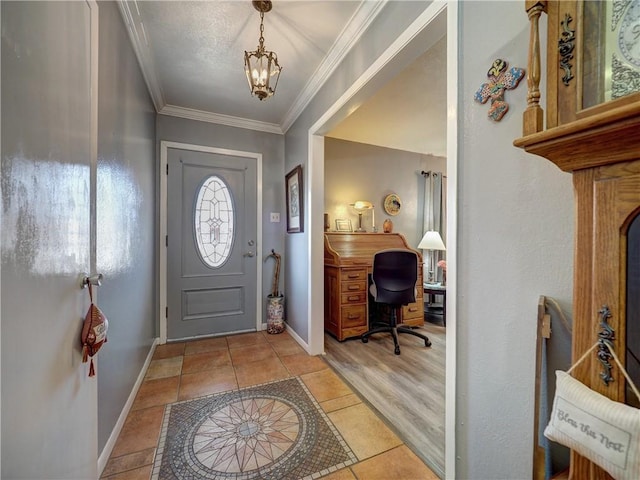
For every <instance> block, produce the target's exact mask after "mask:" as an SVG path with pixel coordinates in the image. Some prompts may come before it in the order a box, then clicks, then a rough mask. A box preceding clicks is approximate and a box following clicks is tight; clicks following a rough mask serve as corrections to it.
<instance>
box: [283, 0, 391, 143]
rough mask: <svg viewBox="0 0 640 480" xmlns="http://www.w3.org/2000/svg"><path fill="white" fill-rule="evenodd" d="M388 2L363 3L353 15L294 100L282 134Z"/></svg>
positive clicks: (285, 119) (385, 0)
mask: <svg viewBox="0 0 640 480" xmlns="http://www.w3.org/2000/svg"><path fill="white" fill-rule="evenodd" d="M387 1H388V0H381V1H379V2H361V3H360V5H359V6H358V9H357V10H356V12H355V13H354V14H353V16H352V17H351V19H350V20H349V22H348V23H347V25H346V26H345V27H344V29H343V30H342V32H340V35H339V36H338V38H337V39H336V41H335V42H334V43H333V45H332V46H331V49H330V50H329V53H328V54H327V56H326V57H325V58H324V59H323V61H322V62H321V63H320V65H318V68H316V70H315V72H313V74H311V76H310V77H309V81H308V82H307V84H306V85H305V86H304V88H303V89H302V92H300V95H298V97H297V98H296V99H295V101H294V102H293V104H292V105H291V108H289V111H288V112H287V113H286V114H285V116H284V119H283V120H282V125H281V127H282V131H283V132H286V131H287V130H289V127H291V125H293V122H295V121H296V119H297V118H298V117H299V116H300V114H301V113H302V112H303V111H304V109H305V108H306V107H307V105H309V103H310V102H311V100H313V97H314V96H315V95H316V93H318V90H320V88H322V86H323V85H324V84H325V82H326V81H327V79H328V78H329V77H330V76H331V74H332V73H333V72H334V71H335V69H336V68H338V65H340V63H341V62H342V60H343V59H344V57H346V56H347V54H348V53H349V51H350V50H351V49H352V48H353V46H354V45H355V44H356V42H357V41H358V40H359V39H360V37H361V36H362V35H363V34H364V32H365V31H366V30H367V28H369V25H371V22H373V20H374V19H375V18H376V17H377V16H378V14H379V13H380V12H381V11H382V8H383V7H384V6H385V5H386V3H387Z"/></svg>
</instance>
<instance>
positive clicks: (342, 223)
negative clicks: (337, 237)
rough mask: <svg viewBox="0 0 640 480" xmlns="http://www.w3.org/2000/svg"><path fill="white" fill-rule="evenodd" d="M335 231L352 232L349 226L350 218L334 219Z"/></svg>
mask: <svg viewBox="0 0 640 480" xmlns="http://www.w3.org/2000/svg"><path fill="white" fill-rule="evenodd" d="M336 232H353V228H352V227H351V220H349V219H348V218H347V219H340V218H339V219H336Z"/></svg>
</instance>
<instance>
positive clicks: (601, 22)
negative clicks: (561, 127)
mask: <svg viewBox="0 0 640 480" xmlns="http://www.w3.org/2000/svg"><path fill="white" fill-rule="evenodd" d="M581 4H582V15H581V18H582V25H578V28H579V29H580V30H581V32H580V33H581V37H582V38H581V40H582V41H581V42H580V44H581V45H583V48H582V52H578V55H580V54H581V55H582V59H581V60H582V61H581V62H580V59H578V63H579V64H581V65H582V69H581V72H578V77H579V79H580V80H581V85H578V106H579V107H578V108H579V109H582V110H584V109H588V108H590V107H594V106H597V105H600V104H602V103H605V102H609V101H611V100H616V99H619V98H623V97H626V96H628V95H631V94H634V93H636V92H640V0H598V1H587V2H582V3H581ZM569 25H570V23H569ZM580 106H581V108H580Z"/></svg>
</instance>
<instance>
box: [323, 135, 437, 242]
mask: <svg viewBox="0 0 640 480" xmlns="http://www.w3.org/2000/svg"><path fill="white" fill-rule="evenodd" d="M446 167H447V160H446V159H445V158H442V157H434V156H432V155H423V154H420V153H414V152H407V151H403V150H396V149H393V148H384V147H378V146H375V145H367V144H364V143H357V142H348V141H345V140H338V139H335V138H325V146H324V182H325V183H324V205H325V213H328V214H329V217H330V221H331V223H330V224H331V230H335V219H336V218H348V219H350V220H351V223H352V225H353V228H354V230H355V229H356V227H357V225H358V215H357V213H356V212H355V211H354V210H353V208H352V207H350V206H349V204H351V203H353V202H355V201H356V200H368V201H370V202H371V203H373V205H374V209H375V212H376V213H375V221H376V227H377V228H378V231H379V232H382V222H384V220H385V219H387V218H389V219H390V220H391V221H392V222H393V231H394V232H396V233H401V234H402V235H404V237H405V238H406V239H407V242H409V245H411V246H412V247H413V248H416V247H417V246H418V243H419V242H420V240H421V238H422V234H423V233H424V232H422V208H423V202H424V180H425V179H424V177H423V176H422V175H421V174H420V172H421V171H423V170H425V171H429V170H433V171H437V172H444V173H445V175H446ZM380 172H384V174H383V175H380ZM389 193H396V194H397V195H398V196H399V197H400V200H402V208H401V209H400V213H399V214H398V215H395V216H390V215H388V214H387V213H386V212H385V211H384V208H383V201H384V197H385V196H386V195H387V194H389ZM362 223H363V227H364V228H365V229H366V230H367V231H368V232H370V231H371V212H365V214H364V215H363V217H362Z"/></svg>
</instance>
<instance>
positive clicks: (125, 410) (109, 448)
mask: <svg viewBox="0 0 640 480" xmlns="http://www.w3.org/2000/svg"><path fill="white" fill-rule="evenodd" d="M159 341H160V339H159V338H156V339H154V341H153V343H152V344H151V350H149V353H148V354H147V358H146V360H145V361H144V365H143V366H142V369H141V370H140V373H139V374H138V379H137V380H136V383H134V384H133V388H132V389H131V393H129V398H127V401H126V403H125V404H124V407H122V411H121V412H120V416H119V417H118V421H117V422H116V424H115V425H114V426H113V430H111V435H109V438H108V440H107V443H106V444H105V446H104V448H103V449H102V452H101V453H100V456H99V457H98V477H101V476H102V472H103V471H104V467H106V466H107V462H108V461H109V457H110V456H111V453H112V452H113V447H115V445H116V441H117V440H118V437H119V436H120V432H122V427H123V426H124V422H125V420H126V419H127V415H129V412H130V411H131V406H132V405H133V401H134V400H135V399H136V395H137V394H138V390H140V386H141V385H142V382H143V381H144V377H145V375H146V374H147V370H148V369H149V365H150V364H151V359H152V358H153V354H154V352H155V351H156V346H157V345H158V342H159Z"/></svg>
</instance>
